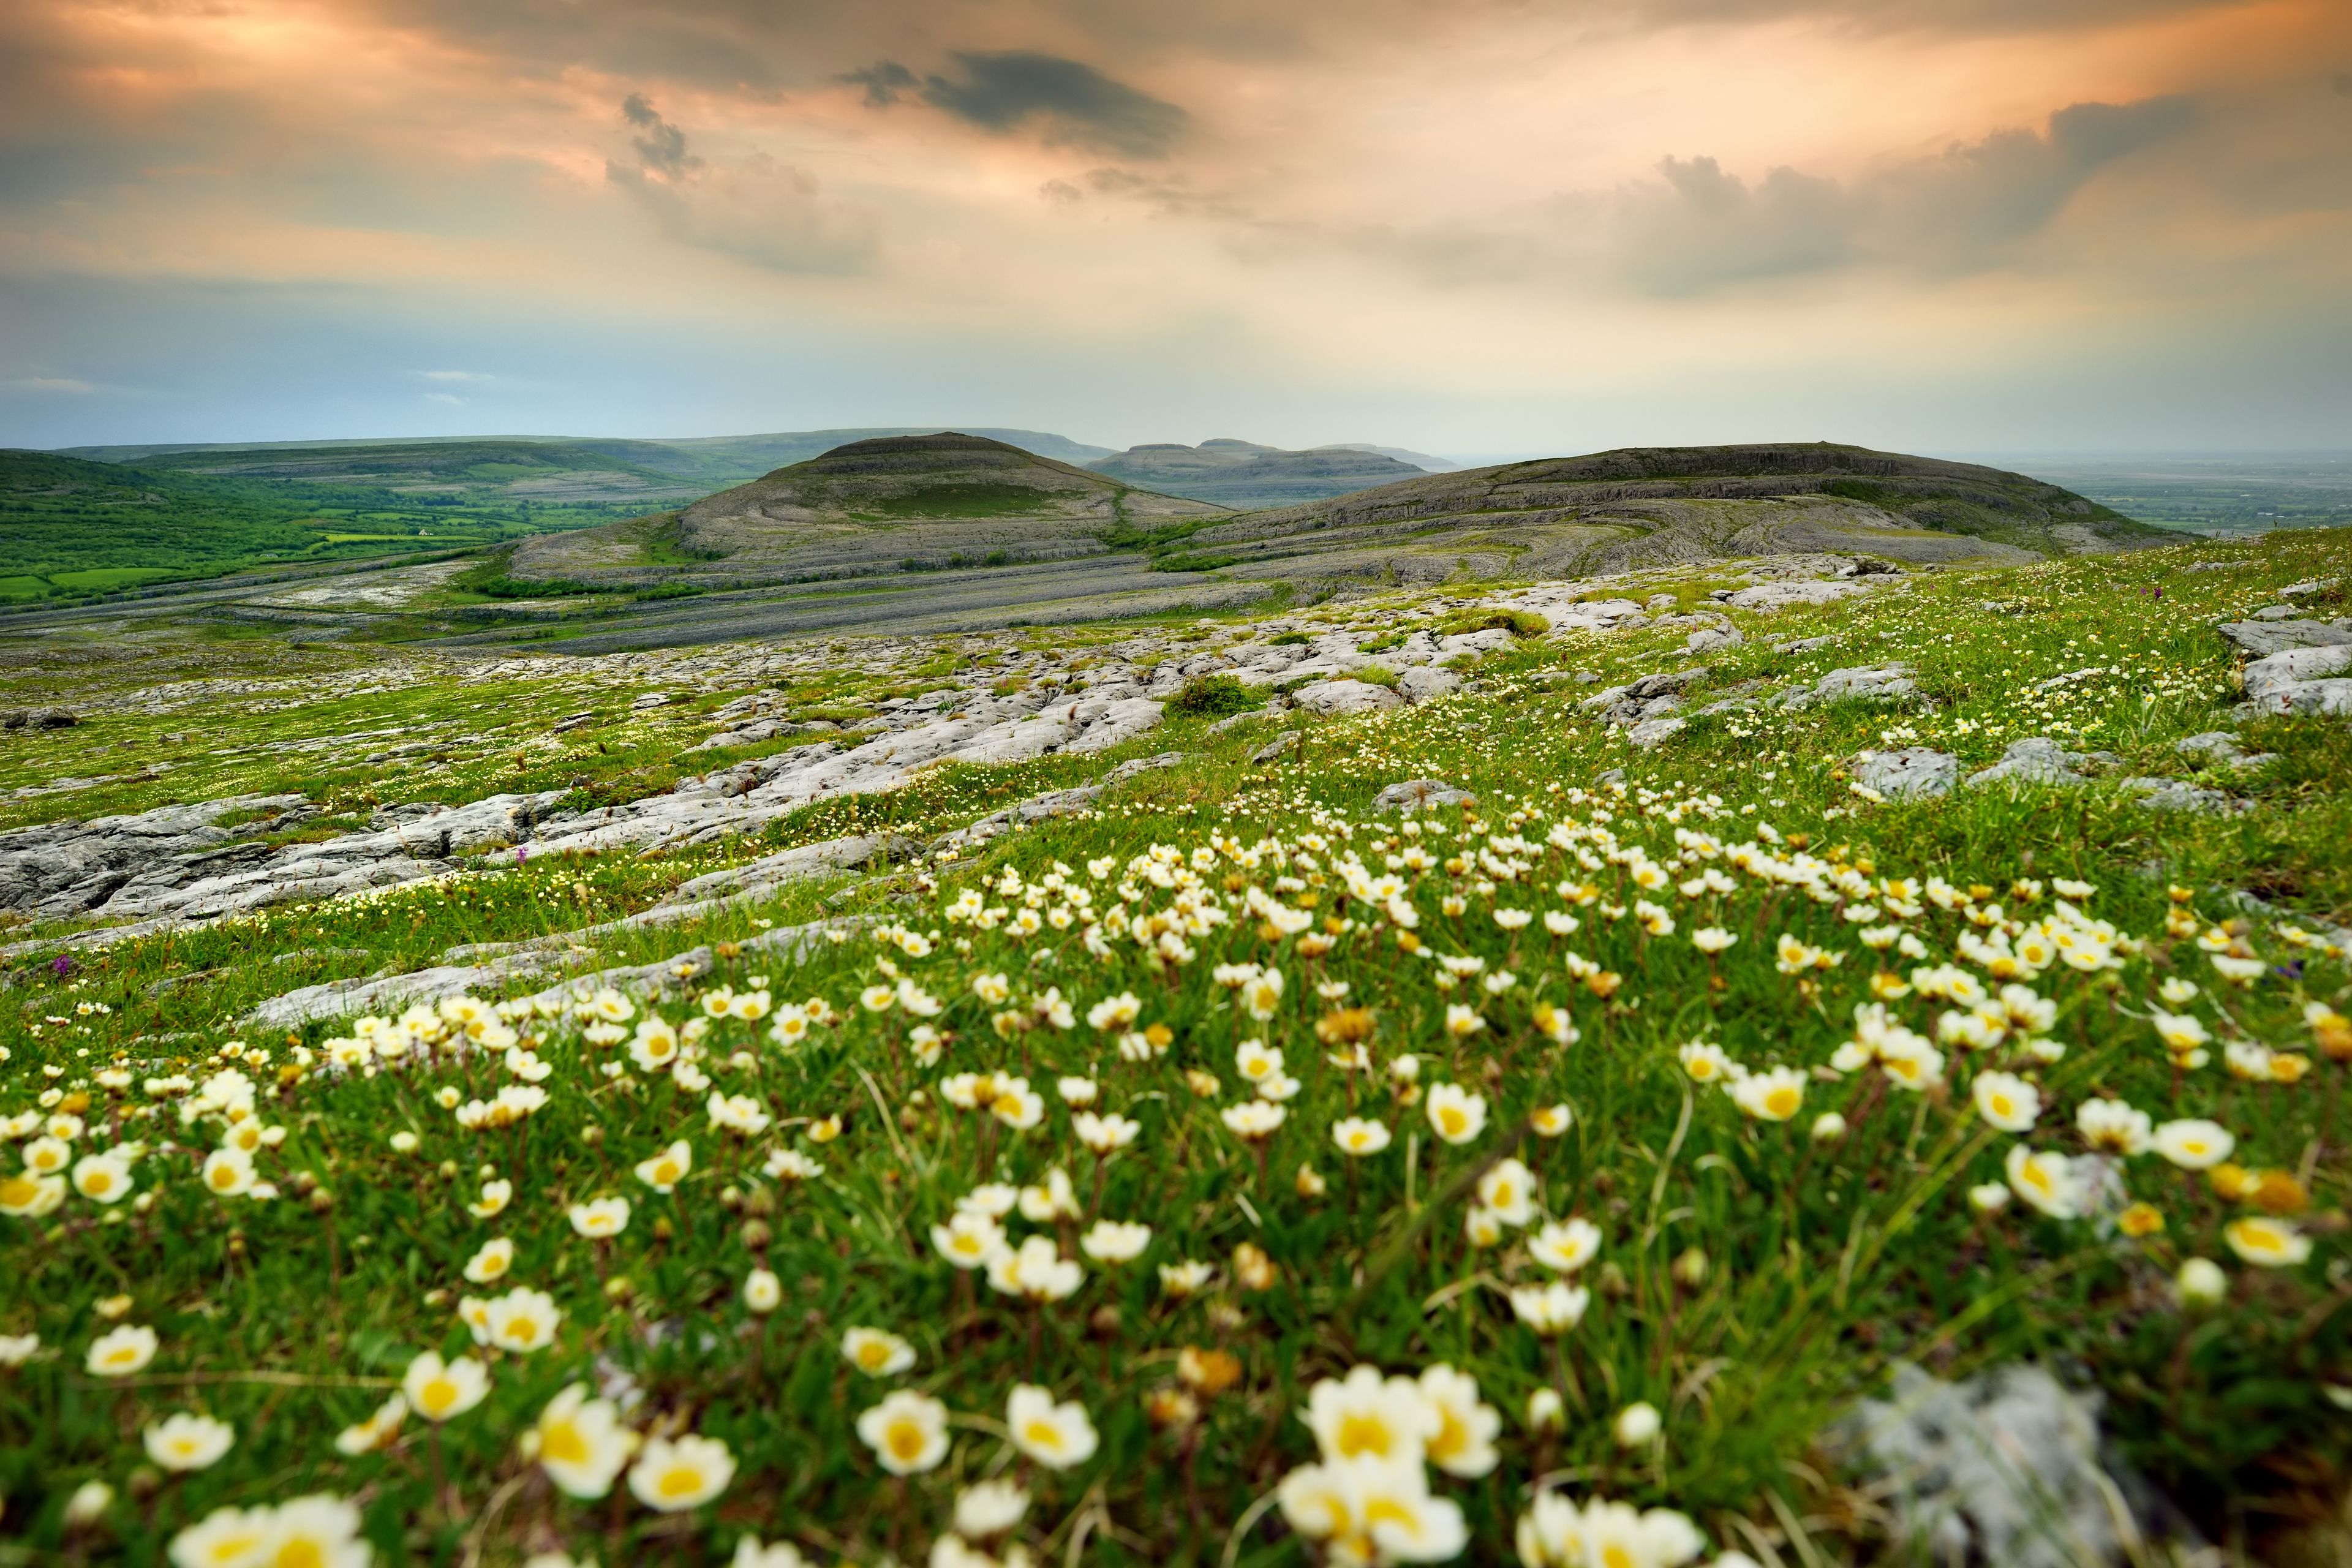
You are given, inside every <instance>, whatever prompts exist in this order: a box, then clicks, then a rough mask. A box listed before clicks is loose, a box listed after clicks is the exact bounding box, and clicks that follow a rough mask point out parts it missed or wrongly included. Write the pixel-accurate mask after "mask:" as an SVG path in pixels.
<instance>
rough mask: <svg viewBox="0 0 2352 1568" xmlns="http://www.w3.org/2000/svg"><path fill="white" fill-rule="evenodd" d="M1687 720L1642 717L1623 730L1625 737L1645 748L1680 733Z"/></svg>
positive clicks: (1687, 723) (1687, 722)
mask: <svg viewBox="0 0 2352 1568" xmlns="http://www.w3.org/2000/svg"><path fill="white" fill-rule="evenodd" d="M1689 722H1690V721H1688V720H1686V719H1644V720H1643V721H1641V722H1640V723H1638V724H1636V725H1634V726H1633V728H1632V729H1630V730H1628V731H1625V739H1626V740H1627V741H1629V742H1632V743H1633V744H1634V745H1636V746H1640V747H1642V748H1643V749H1644V750H1646V749H1648V748H1649V747H1652V746H1654V745H1656V744H1658V743H1659V742H1662V741H1664V740H1667V739H1669V738H1670V737H1672V736H1675V735H1679V734H1681V733H1682V732H1683V731H1684V730H1685V728H1687V727H1688V725H1689Z"/></svg>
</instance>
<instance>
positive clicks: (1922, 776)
mask: <svg viewBox="0 0 2352 1568" xmlns="http://www.w3.org/2000/svg"><path fill="white" fill-rule="evenodd" d="M1959 776H1960V760H1959V759H1958V757H1956V756H1953V755H1952V754H1951V753H1950V752H1938V751H1937V750H1935V749H1934V748H1932V747H1928V746H1906V747H1904V748H1903V749H1902V750H1900V751H1895V752H1864V753H1863V754H1862V757H1861V759H1860V760H1859V761H1858V762H1857V763H1855V766H1854V770H1853V782H1854V783H1856V784H1860V785H1862V786H1863V787H1864V789H1869V790H1875V791H1876V792H1878V794H1880V795H1884V796H1885V797H1886V798H1887V799H1888V800H1925V799H1931V798H1933V797H1935V796H1937V795H1949V794H1951V793H1952V787H1953V786H1954V785H1955V784H1958V782H1959Z"/></svg>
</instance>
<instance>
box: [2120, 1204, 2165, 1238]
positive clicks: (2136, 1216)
mask: <svg viewBox="0 0 2352 1568" xmlns="http://www.w3.org/2000/svg"><path fill="white" fill-rule="evenodd" d="M2116 1229H2117V1230H2120V1231H2122V1232H2123V1233H2124V1234H2125V1235H2126V1236H2128V1237H2133V1238H2135V1239H2137V1238H2138V1237H2144V1236H2155V1235H2158V1234H2159V1233H2160V1232H2161V1231H2162V1230H2163V1229H2164V1211H2163V1210H2161V1209H2159V1208H2158V1207H2157V1206H2156V1205H2154V1204H2133V1205H2130V1206H2129V1207H2127V1208H2126V1209H2125V1210H2124V1211H2123V1213H2121V1214H2119V1215H2116Z"/></svg>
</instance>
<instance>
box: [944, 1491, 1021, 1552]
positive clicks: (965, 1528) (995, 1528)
mask: <svg viewBox="0 0 2352 1568" xmlns="http://www.w3.org/2000/svg"><path fill="white" fill-rule="evenodd" d="M1028 1511H1029V1494H1028V1493H1027V1492H1025V1491H1023V1490H1022V1489H1020V1487H1018V1486H1016V1485H1015V1484H1013V1482H1011V1481H978V1482H975V1483H973V1484H972V1485H971V1486H968V1487H966V1488H964V1489H963V1490H961V1491H960V1492H958V1493H957V1494H956V1500H955V1532H956V1533H957V1534H958V1535H962V1536H969V1537H970V1538H971V1539H972V1540H974V1541H985V1540H987V1539H988V1538H989V1537H990V1536H992V1535H1002V1534H1003V1533H1004V1532H1005V1531H1008V1530H1010V1529H1012V1528H1013V1526H1014V1525H1016V1524H1019V1523H1020V1522H1021V1520H1022V1517H1023V1516H1024V1514H1026V1513H1027V1512H1028Z"/></svg>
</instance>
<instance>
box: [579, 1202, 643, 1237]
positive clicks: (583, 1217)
mask: <svg viewBox="0 0 2352 1568" xmlns="http://www.w3.org/2000/svg"><path fill="white" fill-rule="evenodd" d="M570 1217H571V1220H572V1229H573V1230H575V1231H578V1232H579V1233H580V1234H581V1235H582V1236H584V1237H587V1238H588V1239H589V1240H591V1241H607V1240H610V1239H611V1238H612V1237H616V1236H618V1235H620V1234H621V1233H622V1232H623V1231H625V1230H626V1229H628V1228H629V1200H628V1199H626V1198H596V1199H593V1201H591V1202H588V1203H584V1204H573V1205H572V1207H571V1210H570Z"/></svg>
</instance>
